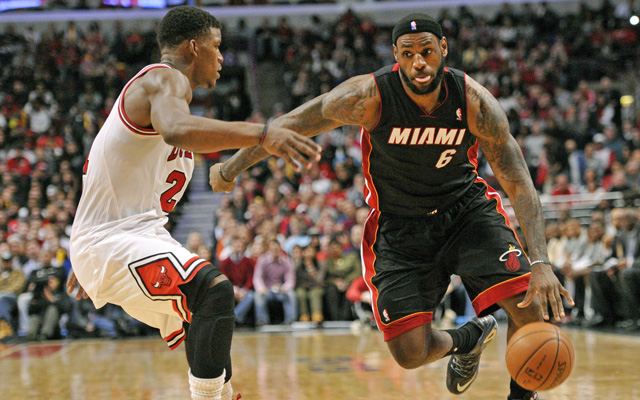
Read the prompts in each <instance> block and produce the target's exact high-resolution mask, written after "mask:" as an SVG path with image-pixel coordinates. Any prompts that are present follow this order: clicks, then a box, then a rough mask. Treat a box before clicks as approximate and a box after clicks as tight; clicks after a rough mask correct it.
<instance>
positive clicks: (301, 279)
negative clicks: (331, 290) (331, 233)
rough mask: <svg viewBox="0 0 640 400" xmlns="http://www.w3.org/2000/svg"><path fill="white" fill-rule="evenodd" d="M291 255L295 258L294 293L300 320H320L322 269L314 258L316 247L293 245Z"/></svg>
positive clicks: (321, 309)
mask: <svg viewBox="0 0 640 400" xmlns="http://www.w3.org/2000/svg"><path fill="white" fill-rule="evenodd" d="M293 253H300V254H299V255H297V256H295V257H294V256H293V255H292V259H294V260H296V295H297V297H298V310H299V313H300V318H299V319H300V321H302V322H307V321H313V322H322V321H324V310H323V306H322V300H323V296H324V269H323V268H322V267H321V266H320V264H319V263H318V260H317V258H316V249H315V247H314V246H312V245H307V246H306V247H305V248H304V249H303V248H302V247H300V246H297V245H296V246H294V248H293Z"/></svg>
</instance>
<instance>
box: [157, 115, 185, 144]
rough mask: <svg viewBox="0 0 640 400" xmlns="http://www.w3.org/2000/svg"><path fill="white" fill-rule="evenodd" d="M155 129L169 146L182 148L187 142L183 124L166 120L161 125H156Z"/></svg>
mask: <svg viewBox="0 0 640 400" xmlns="http://www.w3.org/2000/svg"><path fill="white" fill-rule="evenodd" d="M156 131H158V133H159V134H160V135H161V136H162V139H163V140H164V141H165V143H167V144H168V145H170V146H175V147H179V148H181V149H182V148H184V145H185V144H187V140H186V139H187V138H186V136H187V131H186V130H185V129H184V125H182V124H180V123H178V122H175V121H168V122H166V123H163V124H162V125H161V126H159V127H156Z"/></svg>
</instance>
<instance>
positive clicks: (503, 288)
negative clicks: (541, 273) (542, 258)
mask: <svg viewBox="0 0 640 400" xmlns="http://www.w3.org/2000/svg"><path fill="white" fill-rule="evenodd" d="M530 279H531V272H529V273H527V274H525V275H522V276H517V277H515V278H513V279H509V280H508V281H504V282H500V283H498V284H495V285H493V286H491V287H490V288H489V289H487V290H485V291H484V292H482V293H480V294H479V295H477V296H476V298H475V299H473V301H472V302H471V304H472V305H473V309H474V310H475V312H476V315H480V314H481V313H482V311H484V310H486V309H487V308H489V307H491V306H492V305H494V304H496V303H498V302H499V301H502V300H504V299H508V298H509V297H513V296H515V295H517V294H520V293H523V292H526V291H527V289H528V288H529V280H530Z"/></svg>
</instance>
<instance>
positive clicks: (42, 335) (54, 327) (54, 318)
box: [26, 274, 71, 340]
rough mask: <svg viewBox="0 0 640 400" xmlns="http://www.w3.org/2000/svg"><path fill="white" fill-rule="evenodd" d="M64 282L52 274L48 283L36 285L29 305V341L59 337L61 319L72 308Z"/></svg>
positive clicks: (27, 333) (48, 277)
mask: <svg viewBox="0 0 640 400" xmlns="http://www.w3.org/2000/svg"><path fill="white" fill-rule="evenodd" d="M65 278H66V276H65ZM63 282H65V281H64V280H63V281H61V280H60V277H59V276H56V275H55V274H52V275H48V276H47V281H46V282H37V283H36V288H35V289H34V291H33V298H32V299H31V301H30V303H29V325H28V326H27V332H26V336H27V339H29V340H35V339H38V340H43V339H54V338H56V337H59V335H60V333H59V323H60V317H61V316H62V315H63V314H65V313H67V312H69V309H70V307H71V299H70V298H69V296H68V295H67V293H66V292H65V290H64V285H63Z"/></svg>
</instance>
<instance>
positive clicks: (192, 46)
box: [189, 39, 198, 56]
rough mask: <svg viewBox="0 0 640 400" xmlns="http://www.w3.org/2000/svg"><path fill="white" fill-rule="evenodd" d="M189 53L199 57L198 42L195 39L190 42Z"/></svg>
mask: <svg viewBox="0 0 640 400" xmlns="http://www.w3.org/2000/svg"><path fill="white" fill-rule="evenodd" d="M189 53H191V54H192V55H194V56H197V55H198V42H196V40H195V39H191V40H189Z"/></svg>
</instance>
